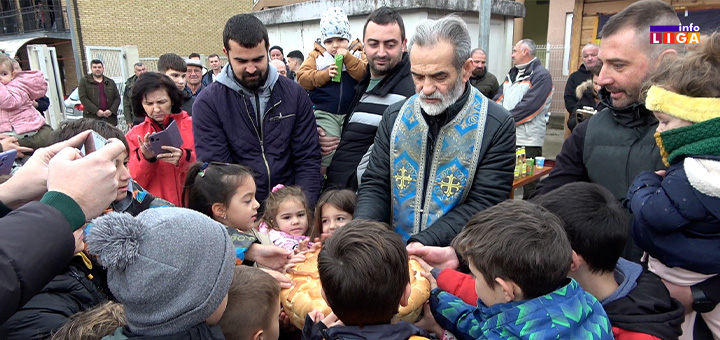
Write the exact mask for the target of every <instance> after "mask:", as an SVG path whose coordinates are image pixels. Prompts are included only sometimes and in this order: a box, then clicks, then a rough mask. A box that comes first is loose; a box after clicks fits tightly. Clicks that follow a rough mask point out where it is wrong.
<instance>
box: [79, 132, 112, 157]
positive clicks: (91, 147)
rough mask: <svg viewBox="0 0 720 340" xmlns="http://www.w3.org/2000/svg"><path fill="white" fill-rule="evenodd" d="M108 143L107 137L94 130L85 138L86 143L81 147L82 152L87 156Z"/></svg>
mask: <svg viewBox="0 0 720 340" xmlns="http://www.w3.org/2000/svg"><path fill="white" fill-rule="evenodd" d="M107 143H108V140H107V139H105V137H103V136H100V134H98V133H97V132H95V131H92V132H91V133H90V135H89V136H88V137H87V139H85V144H83V146H82V148H80V153H81V154H82V155H83V156H85V155H87V154H89V153H91V152H95V151H97V150H100V148H102V147H103V146H105V144H107Z"/></svg>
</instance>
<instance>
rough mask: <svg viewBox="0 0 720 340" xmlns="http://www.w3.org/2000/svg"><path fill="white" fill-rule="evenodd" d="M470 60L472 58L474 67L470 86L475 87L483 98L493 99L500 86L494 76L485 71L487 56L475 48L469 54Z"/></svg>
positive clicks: (481, 50)
mask: <svg viewBox="0 0 720 340" xmlns="http://www.w3.org/2000/svg"><path fill="white" fill-rule="evenodd" d="M470 58H472V61H473V66H474V68H473V70H472V76H471V77H470V85H472V86H475V88H477V89H478V90H479V91H480V93H482V94H483V95H485V97H488V98H490V99H492V98H495V95H496V94H497V92H498V90H499V89H500V84H499V83H498V80H497V78H495V75H493V74H492V73H490V71H488V69H487V54H486V53H485V51H483V49H482V48H476V49H474V50H472V51H471V52H470Z"/></svg>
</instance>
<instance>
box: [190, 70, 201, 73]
mask: <svg viewBox="0 0 720 340" xmlns="http://www.w3.org/2000/svg"><path fill="white" fill-rule="evenodd" d="M187 72H188V73H202V70H187Z"/></svg>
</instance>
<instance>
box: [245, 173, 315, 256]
mask: <svg viewBox="0 0 720 340" xmlns="http://www.w3.org/2000/svg"><path fill="white" fill-rule="evenodd" d="M309 226H310V214H309V208H308V203H307V199H306V198H305V193H303V191H302V189H300V187H298V186H292V187H286V186H284V185H282V184H278V185H276V186H275V187H274V188H272V192H271V193H270V196H268V198H267V200H266V201H265V213H263V218H262V222H261V223H260V225H259V226H258V229H259V230H260V232H263V233H267V234H268V236H269V237H270V241H271V242H272V243H273V244H274V245H276V246H278V247H281V248H283V249H285V250H295V249H296V248H297V246H298V245H299V244H300V242H301V241H305V240H309V239H310V237H308V233H309V231H310V230H309Z"/></svg>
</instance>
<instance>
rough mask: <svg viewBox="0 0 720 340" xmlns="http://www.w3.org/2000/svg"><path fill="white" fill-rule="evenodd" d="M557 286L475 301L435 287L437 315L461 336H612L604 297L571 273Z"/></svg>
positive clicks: (536, 339) (433, 307)
mask: <svg viewBox="0 0 720 340" xmlns="http://www.w3.org/2000/svg"><path fill="white" fill-rule="evenodd" d="M568 281H569V282H566V283H565V284H564V285H563V286H562V287H560V288H558V289H557V290H555V291H553V292H551V293H549V294H546V295H543V296H540V297H537V298H534V299H530V300H523V301H512V302H508V303H499V304H496V305H493V306H490V307H488V306H486V305H485V304H484V303H483V302H482V300H479V299H478V301H477V307H473V306H471V305H469V304H467V303H465V302H463V301H462V300H461V299H460V298H458V297H456V296H453V295H451V294H450V293H447V292H444V291H442V290H440V289H439V288H435V289H434V290H433V291H432V292H431V295H430V309H431V310H432V313H433V316H434V317H435V321H437V323H438V324H439V325H440V327H442V328H443V329H446V330H448V331H449V332H450V333H452V334H454V335H455V336H456V337H457V338H458V339H461V340H470V339H528V340H529V339H533V340H541V339H608V340H609V339H613V336H612V332H611V327H610V321H609V320H608V317H607V315H606V314H605V311H604V310H603V308H602V306H601V305H600V302H598V301H597V300H596V299H595V298H594V297H593V296H592V295H590V294H589V293H587V292H585V291H584V290H583V289H582V288H580V286H579V285H578V283H577V282H576V281H575V280H572V279H569V280H568Z"/></svg>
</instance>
